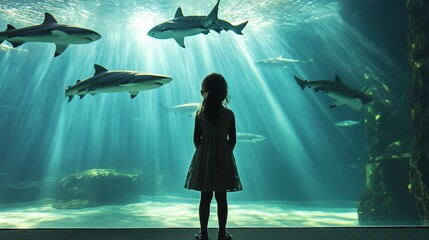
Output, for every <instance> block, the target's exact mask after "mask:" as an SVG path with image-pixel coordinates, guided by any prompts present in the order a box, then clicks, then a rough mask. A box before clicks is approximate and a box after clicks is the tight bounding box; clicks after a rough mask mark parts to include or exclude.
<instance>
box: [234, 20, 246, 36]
mask: <svg viewBox="0 0 429 240" xmlns="http://www.w3.org/2000/svg"><path fill="white" fill-rule="evenodd" d="M248 22H249V21H245V22H244V23H240V24H238V25H235V26H234V28H233V29H232V31H234V32H235V33H236V34H238V35H243V33H242V32H241V31H243V28H244V27H245V26H246V25H247V23H248Z"/></svg>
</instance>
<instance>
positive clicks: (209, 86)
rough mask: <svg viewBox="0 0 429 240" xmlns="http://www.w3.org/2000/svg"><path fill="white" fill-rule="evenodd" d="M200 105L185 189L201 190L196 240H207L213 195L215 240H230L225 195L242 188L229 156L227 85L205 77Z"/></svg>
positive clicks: (231, 123) (231, 129)
mask: <svg viewBox="0 0 429 240" xmlns="http://www.w3.org/2000/svg"><path fill="white" fill-rule="evenodd" d="M201 95H202V96H203V102H202V104H201V108H200V109H199V110H198V112H197V115H196V117H195V128H194V145H195V148H196V150H195V153H194V156H193V158H192V162H191V165H190V167H189V171H188V175H187V177H186V182H185V188H187V189H193V190H197V191H201V199H200V206H199V217H200V227H201V230H200V232H199V233H197V234H196V235H195V238H196V239H199V240H208V232H207V224H208V221H209V215H210V202H211V200H212V198H213V192H215V198H216V202H217V216H218V222H219V231H218V240H229V239H231V235H229V234H228V233H227V232H226V220H227V216H228V203H227V199H226V192H234V191H241V190H242V186H241V182H240V177H239V176H238V172H237V167H236V165H235V159H234V155H233V153H232V151H233V149H234V147H235V143H236V131H235V118H234V113H233V112H232V111H231V110H229V109H227V108H226V104H227V103H228V101H229V99H228V86H227V83H226V81H225V79H224V77H223V76H222V75H220V74H218V73H212V74H209V75H208V76H206V77H205V78H204V80H203V82H202V84H201Z"/></svg>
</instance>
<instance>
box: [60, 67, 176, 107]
mask: <svg viewBox="0 0 429 240" xmlns="http://www.w3.org/2000/svg"><path fill="white" fill-rule="evenodd" d="M94 69H95V73H94V75H93V76H92V77H89V78H87V79H85V80H83V81H80V80H78V81H77V83H76V84H75V85H73V86H69V87H68V88H66V90H65V93H66V97H68V98H69V99H68V101H69V102H70V101H71V100H72V99H73V97H74V96H75V95H78V96H79V97H80V98H83V97H84V96H85V95H86V94H91V95H95V94H97V93H110V92H129V93H130V94H131V98H135V97H136V96H137V94H138V93H139V91H144V90H150V89H154V88H159V87H161V86H163V85H165V84H167V83H169V82H171V81H172V78H171V77H169V76H164V75H158V74H150V73H142V72H137V71H128V70H114V71H110V70H107V69H106V68H104V67H103V66H101V65H98V64H94Z"/></svg>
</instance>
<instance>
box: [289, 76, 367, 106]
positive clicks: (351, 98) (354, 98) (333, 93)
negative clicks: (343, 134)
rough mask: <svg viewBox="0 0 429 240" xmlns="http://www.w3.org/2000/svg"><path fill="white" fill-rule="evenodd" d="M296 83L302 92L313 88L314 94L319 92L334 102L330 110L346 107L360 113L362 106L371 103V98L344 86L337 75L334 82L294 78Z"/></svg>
mask: <svg viewBox="0 0 429 240" xmlns="http://www.w3.org/2000/svg"><path fill="white" fill-rule="evenodd" d="M294 77H295V80H296V82H297V83H298V84H299V86H300V87H301V88H302V90H304V88H306V87H308V88H313V89H314V91H315V92H319V91H321V92H322V93H324V94H326V95H327V96H329V97H331V98H333V99H334V100H335V102H334V103H332V104H331V106H330V108H333V107H337V106H341V105H347V106H349V107H350V108H351V109H353V110H355V111H360V110H361V109H362V108H363V106H364V105H365V104H367V103H370V102H372V101H373V98H372V96H370V95H368V94H366V93H364V92H362V91H360V90H357V89H353V88H350V87H348V86H347V85H344V84H343V82H342V81H341V79H340V77H339V76H338V75H335V80H334V81H330V80H315V81H307V80H302V79H300V78H298V77H297V76H294Z"/></svg>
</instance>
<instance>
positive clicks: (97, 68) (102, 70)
mask: <svg viewBox="0 0 429 240" xmlns="http://www.w3.org/2000/svg"><path fill="white" fill-rule="evenodd" d="M94 69H95V73H94V75H96V74H99V73H102V72H107V71H109V70H107V69H106V68H104V67H103V66H101V65H98V64H94Z"/></svg>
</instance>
